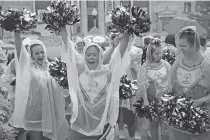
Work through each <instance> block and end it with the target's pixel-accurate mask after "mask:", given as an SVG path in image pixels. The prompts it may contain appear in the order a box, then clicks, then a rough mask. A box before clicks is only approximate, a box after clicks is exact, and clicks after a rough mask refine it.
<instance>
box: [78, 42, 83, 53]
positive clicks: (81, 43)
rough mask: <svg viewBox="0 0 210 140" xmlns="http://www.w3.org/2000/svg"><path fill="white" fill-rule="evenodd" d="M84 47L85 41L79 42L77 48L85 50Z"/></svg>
mask: <svg viewBox="0 0 210 140" xmlns="http://www.w3.org/2000/svg"><path fill="white" fill-rule="evenodd" d="M83 48H84V43H83V42H78V43H77V49H78V50H81V51H83Z"/></svg>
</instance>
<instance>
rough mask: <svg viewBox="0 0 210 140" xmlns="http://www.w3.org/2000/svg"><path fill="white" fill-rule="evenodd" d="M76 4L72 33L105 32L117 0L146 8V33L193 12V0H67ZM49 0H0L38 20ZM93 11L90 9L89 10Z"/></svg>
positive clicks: (3, 4) (117, 3)
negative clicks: (78, 17)
mask: <svg viewBox="0 0 210 140" xmlns="http://www.w3.org/2000/svg"><path fill="white" fill-rule="evenodd" d="M71 2H73V3H75V4H77V5H78V7H80V12H81V21H80V23H77V24H76V25H75V26H74V27H73V34H74V35H86V34H87V33H88V31H89V30H90V29H91V28H93V27H94V26H96V27H97V28H98V29H99V31H100V32H101V33H102V34H106V35H108V34H109V30H108V25H109V22H110V20H111V19H110V16H109V12H110V11H111V10H112V9H113V8H115V7H116V6H118V5H119V4H120V3H121V2H122V3H123V4H129V5H135V6H140V7H141V8H143V9H144V10H145V11H147V12H148V13H149V14H150V16H151V21H152V28H151V32H150V33H162V32H164V30H163V27H164V25H165V24H167V23H168V22H169V20H171V19H172V18H173V17H175V16H178V17H183V18H187V14H188V13H193V12H195V7H196V6H195V5H196V2H195V1H179V0H175V1H158V0H152V1H151V0H149V1H136V0H131V1H124V0H123V1H114V0H105V1H99V0H98V1H92V0H91V1H88V0H86V1H81V0H74V1H73V0H71ZM50 3H51V0H48V1H36V0H33V1H6V0H5V1H4V0H1V1H0V5H1V6H2V9H3V10H5V9H7V8H8V7H11V8H22V7H25V8H27V9H29V10H31V11H34V12H37V14H38V15H39V20H40V22H41V19H42V17H41V13H42V11H43V10H45V9H46V7H47V6H49V5H50ZM93 11H94V12H93Z"/></svg>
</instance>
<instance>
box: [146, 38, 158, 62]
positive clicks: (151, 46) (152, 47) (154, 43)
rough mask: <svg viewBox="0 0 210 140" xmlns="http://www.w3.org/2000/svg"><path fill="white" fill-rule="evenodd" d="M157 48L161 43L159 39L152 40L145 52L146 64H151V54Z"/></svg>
mask: <svg viewBox="0 0 210 140" xmlns="http://www.w3.org/2000/svg"><path fill="white" fill-rule="evenodd" d="M157 47H161V41H160V39H159V38H153V39H152V41H151V43H150V44H149V46H148V47H147V52H146V61H147V62H148V63H152V62H153V59H152V58H153V57H152V55H153V53H154V52H155V49H156V48H157Z"/></svg>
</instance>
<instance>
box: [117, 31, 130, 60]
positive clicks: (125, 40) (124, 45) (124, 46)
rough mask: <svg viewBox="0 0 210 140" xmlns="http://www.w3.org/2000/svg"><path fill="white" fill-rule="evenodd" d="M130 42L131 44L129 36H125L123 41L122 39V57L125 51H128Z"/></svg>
mask: <svg viewBox="0 0 210 140" xmlns="http://www.w3.org/2000/svg"><path fill="white" fill-rule="evenodd" d="M128 42H129V36H128V35H124V36H123V39H122V41H121V43H120V48H119V49H120V54H121V56H123V55H124V53H125V51H126V49H127V47H128Z"/></svg>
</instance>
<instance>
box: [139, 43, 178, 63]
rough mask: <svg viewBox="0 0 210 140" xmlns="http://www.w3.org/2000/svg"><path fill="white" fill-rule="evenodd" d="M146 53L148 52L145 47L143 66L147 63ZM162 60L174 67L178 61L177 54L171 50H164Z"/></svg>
mask: <svg viewBox="0 0 210 140" xmlns="http://www.w3.org/2000/svg"><path fill="white" fill-rule="evenodd" d="M146 52H147V48H146V47H145V48H143V55H142V57H141V59H142V63H141V64H142V65H143V64H144V62H145V61H146ZM162 59H163V60H165V61H167V62H168V63H169V64H171V65H173V63H174V61H175V60H176V55H175V52H173V51H171V50H163V54H162Z"/></svg>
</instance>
